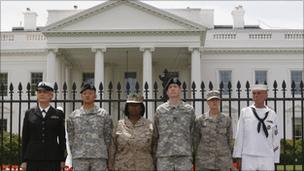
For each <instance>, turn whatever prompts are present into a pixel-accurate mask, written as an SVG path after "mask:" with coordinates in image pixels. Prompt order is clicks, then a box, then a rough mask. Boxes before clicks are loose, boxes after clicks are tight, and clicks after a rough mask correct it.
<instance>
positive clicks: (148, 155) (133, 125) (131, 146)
mask: <svg viewBox="0 0 304 171" xmlns="http://www.w3.org/2000/svg"><path fill="white" fill-rule="evenodd" d="M124 113H125V115H126V116H127V117H126V118H124V119H121V120H119V121H118V124H117V126H116V128H115V130H114V131H113V136H112V142H111V146H110V155H109V170H115V171H128V170H129V171H148V170H150V171H152V170H154V161H153V158H152V147H153V145H152V133H153V126H152V122H151V121H150V120H148V119H146V118H144V117H143V115H144V113H145V106H144V104H143V96H141V95H138V94H131V95H129V96H128V99H127V102H126V105H125V110H124Z"/></svg>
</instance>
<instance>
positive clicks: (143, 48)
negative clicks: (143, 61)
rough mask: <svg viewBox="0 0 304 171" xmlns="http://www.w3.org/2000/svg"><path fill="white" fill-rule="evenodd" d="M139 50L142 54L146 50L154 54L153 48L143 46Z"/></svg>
mask: <svg viewBox="0 0 304 171" xmlns="http://www.w3.org/2000/svg"><path fill="white" fill-rule="evenodd" d="M139 50H140V51H141V52H144V51H146V50H148V51H150V52H154V50H155V48H154V47H148V46H147V47H145V46H143V47H139Z"/></svg>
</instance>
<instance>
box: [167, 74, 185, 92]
mask: <svg viewBox="0 0 304 171" xmlns="http://www.w3.org/2000/svg"><path fill="white" fill-rule="evenodd" d="M170 84H177V85H178V86H181V84H182V83H181V82H180V81H179V79H178V78H177V77H173V78H171V79H170V80H169V81H168V82H167V85H166V87H165V90H166V91H167V90H168V88H169V86H170Z"/></svg>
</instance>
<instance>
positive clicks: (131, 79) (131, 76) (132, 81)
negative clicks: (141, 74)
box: [125, 72, 136, 93]
mask: <svg viewBox="0 0 304 171" xmlns="http://www.w3.org/2000/svg"><path fill="white" fill-rule="evenodd" d="M125 82H126V84H127V83H129V85H130V93H135V90H136V89H135V85H136V72H125Z"/></svg>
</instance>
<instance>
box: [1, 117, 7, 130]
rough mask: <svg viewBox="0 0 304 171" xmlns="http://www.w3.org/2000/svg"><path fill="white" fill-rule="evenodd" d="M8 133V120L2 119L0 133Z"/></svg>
mask: <svg viewBox="0 0 304 171" xmlns="http://www.w3.org/2000/svg"><path fill="white" fill-rule="evenodd" d="M2 130H3V131H7V119H0V132H2Z"/></svg>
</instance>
